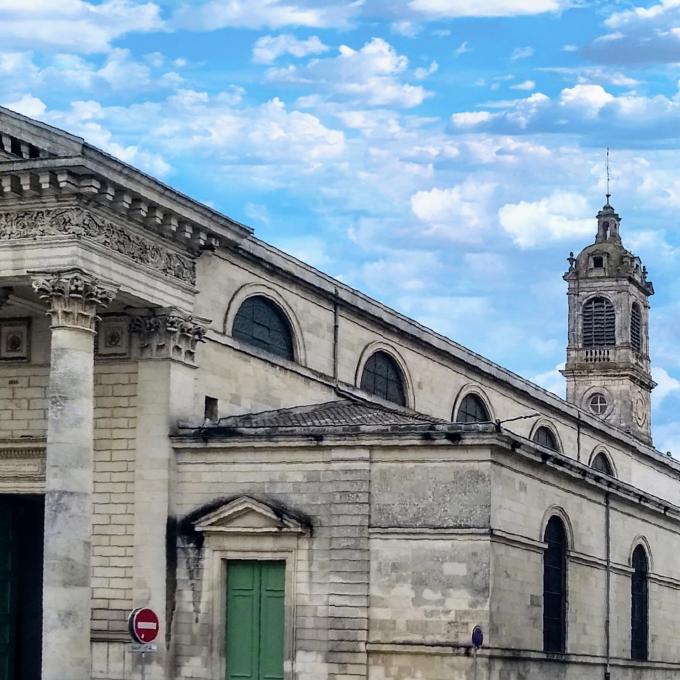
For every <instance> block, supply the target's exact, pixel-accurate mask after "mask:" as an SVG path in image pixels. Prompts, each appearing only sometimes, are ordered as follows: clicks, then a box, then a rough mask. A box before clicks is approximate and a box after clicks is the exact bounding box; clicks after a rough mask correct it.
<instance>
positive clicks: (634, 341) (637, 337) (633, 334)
mask: <svg viewBox="0 0 680 680" xmlns="http://www.w3.org/2000/svg"><path fill="white" fill-rule="evenodd" d="M630 344H631V347H632V348H633V351H634V352H638V353H640V352H642V313H641V312H640V305H639V304H638V303H637V302H634V303H633V306H632V308H631V310H630Z"/></svg>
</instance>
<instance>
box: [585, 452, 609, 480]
mask: <svg viewBox="0 0 680 680" xmlns="http://www.w3.org/2000/svg"><path fill="white" fill-rule="evenodd" d="M590 467H591V468H593V470H597V471H598V472H601V473H602V474H603V475H609V476H610V477H613V476H614V470H613V469H612V464H611V463H610V462H609V458H607V456H605V455H604V453H598V454H597V455H596V456H595V458H593V460H592V462H591V464H590Z"/></svg>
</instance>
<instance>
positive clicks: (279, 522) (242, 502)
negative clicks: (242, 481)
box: [194, 496, 309, 534]
mask: <svg viewBox="0 0 680 680" xmlns="http://www.w3.org/2000/svg"><path fill="white" fill-rule="evenodd" d="M194 528H195V530H196V531H198V532H201V533H204V534H210V533H223V534H281V533H288V534H304V533H308V531H309V527H308V525H307V524H306V523H305V522H304V521H302V520H300V519H298V518H296V517H295V516H294V515H293V514H291V513H288V512H286V511H285V510H282V509H281V508H279V507H274V506H272V505H269V504H267V503H265V502H263V501H260V500H257V499H255V498H251V497H250V496H240V497H239V498H235V499H234V500H232V501H229V502H227V503H225V504H224V505H222V506H221V507H220V508H218V509H217V510H214V511H213V512H211V513H209V514H207V515H204V516H203V517H201V518H200V519H198V520H197V521H196V522H195V524H194Z"/></svg>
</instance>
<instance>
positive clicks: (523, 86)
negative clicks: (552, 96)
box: [510, 80, 536, 92]
mask: <svg viewBox="0 0 680 680" xmlns="http://www.w3.org/2000/svg"><path fill="white" fill-rule="evenodd" d="M510 88H511V89H513V90H523V91H527V92H531V90H535V89H536V83H535V82H534V81H533V80H523V81H522V82H521V83H517V84H516V85H511V86H510Z"/></svg>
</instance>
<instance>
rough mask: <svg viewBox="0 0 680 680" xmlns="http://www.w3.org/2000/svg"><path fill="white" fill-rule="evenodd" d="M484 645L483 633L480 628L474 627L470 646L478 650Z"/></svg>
mask: <svg viewBox="0 0 680 680" xmlns="http://www.w3.org/2000/svg"><path fill="white" fill-rule="evenodd" d="M483 644H484V631H482V628H481V626H475V627H474V628H473V629H472V646H473V647H476V648H477V649H479V648H480V647H481V646H482V645H483Z"/></svg>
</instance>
